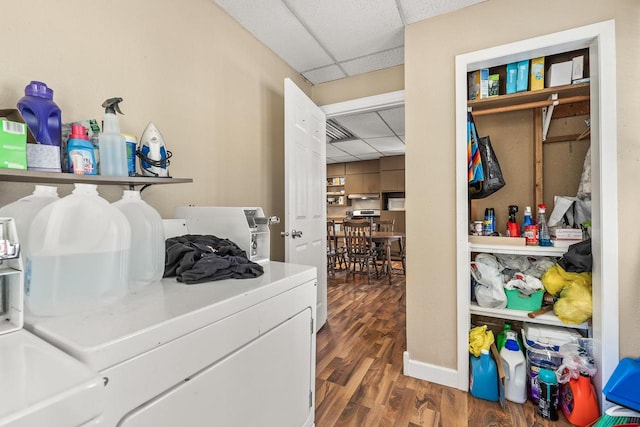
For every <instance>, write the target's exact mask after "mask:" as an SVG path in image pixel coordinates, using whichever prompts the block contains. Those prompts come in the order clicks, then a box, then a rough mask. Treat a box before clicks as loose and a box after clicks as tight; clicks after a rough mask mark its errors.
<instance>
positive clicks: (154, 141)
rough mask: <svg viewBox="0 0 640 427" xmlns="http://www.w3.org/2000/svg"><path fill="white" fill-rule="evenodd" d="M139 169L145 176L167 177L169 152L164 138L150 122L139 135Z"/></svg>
mask: <svg viewBox="0 0 640 427" xmlns="http://www.w3.org/2000/svg"><path fill="white" fill-rule="evenodd" d="M138 157H140V169H142V173H143V174H144V175H147V176H157V177H168V176H169V170H168V169H167V168H168V166H169V158H170V157H171V152H170V151H167V149H166V147H165V145H164V139H162V135H161V134H160V131H159V130H158V128H157V127H156V126H155V125H154V124H153V123H151V122H149V124H148V125H147V127H146V128H144V132H142V137H140V148H138Z"/></svg>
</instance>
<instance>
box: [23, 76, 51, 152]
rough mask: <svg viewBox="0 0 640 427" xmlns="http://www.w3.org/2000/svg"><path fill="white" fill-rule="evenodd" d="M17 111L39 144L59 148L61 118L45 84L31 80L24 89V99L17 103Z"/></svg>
mask: <svg viewBox="0 0 640 427" xmlns="http://www.w3.org/2000/svg"><path fill="white" fill-rule="evenodd" d="M18 110H20V114H22V117H23V118H24V120H25V122H26V123H27V126H28V127H29V130H31V133H33V136H34V137H35V138H36V141H38V142H39V143H40V144H44V145H55V146H57V147H59V146H60V143H61V139H62V117H61V113H60V108H59V107H58V106H57V105H56V103H55V102H53V90H52V89H51V88H49V87H47V85H46V84H45V83H42V82H39V81H35V80H33V81H32V82H31V83H29V84H28V85H27V87H25V88H24V97H22V98H21V99H20V100H19V101H18Z"/></svg>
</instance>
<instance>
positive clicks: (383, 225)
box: [373, 219, 396, 233]
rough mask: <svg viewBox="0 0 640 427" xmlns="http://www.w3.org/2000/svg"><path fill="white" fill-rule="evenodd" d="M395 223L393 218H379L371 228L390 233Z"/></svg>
mask: <svg viewBox="0 0 640 427" xmlns="http://www.w3.org/2000/svg"><path fill="white" fill-rule="evenodd" d="M395 223H396V220H395V219H379V220H377V221H375V222H374V223H373V230H374V231H383V232H388V233H391V232H393V227H394V225H395Z"/></svg>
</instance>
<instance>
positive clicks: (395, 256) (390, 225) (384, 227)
mask: <svg viewBox="0 0 640 427" xmlns="http://www.w3.org/2000/svg"><path fill="white" fill-rule="evenodd" d="M373 227H374V228H373V229H374V230H375V231H387V232H393V231H394V227H395V220H394V219H379V220H377V221H375V222H374V223H373ZM376 253H377V254H378V257H377V260H378V261H381V263H382V264H383V265H387V264H386V263H385V261H386V257H387V250H386V248H385V247H384V246H381V247H376ZM389 261H390V262H389V265H391V261H400V262H402V273H403V274H406V271H407V268H406V256H405V249H404V242H403V241H399V242H398V247H397V248H396V247H395V245H392V246H391V259H390V260H389Z"/></svg>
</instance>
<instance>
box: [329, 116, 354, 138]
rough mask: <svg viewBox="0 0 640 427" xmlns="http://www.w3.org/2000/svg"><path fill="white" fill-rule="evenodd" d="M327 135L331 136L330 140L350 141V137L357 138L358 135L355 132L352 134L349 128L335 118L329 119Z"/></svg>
mask: <svg viewBox="0 0 640 427" xmlns="http://www.w3.org/2000/svg"><path fill="white" fill-rule="evenodd" d="M327 136H328V137H329V142H338V141H349V140H350V139H356V136H355V135H354V134H352V133H351V132H350V131H349V130H348V129H346V128H344V127H342V126H341V125H340V124H339V123H338V122H336V121H335V120H333V119H329V120H327Z"/></svg>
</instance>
